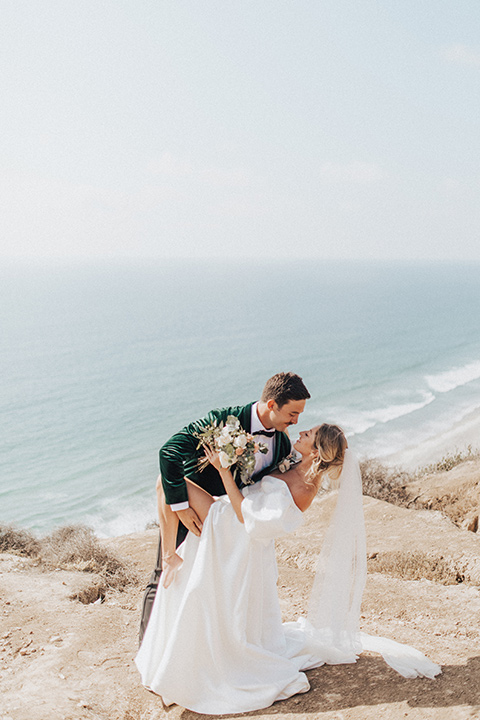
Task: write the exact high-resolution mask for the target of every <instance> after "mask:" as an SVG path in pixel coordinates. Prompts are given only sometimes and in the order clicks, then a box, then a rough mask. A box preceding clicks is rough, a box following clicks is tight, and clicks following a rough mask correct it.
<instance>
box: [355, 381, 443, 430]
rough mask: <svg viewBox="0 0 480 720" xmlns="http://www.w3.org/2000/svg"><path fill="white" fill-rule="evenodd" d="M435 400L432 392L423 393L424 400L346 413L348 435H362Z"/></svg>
mask: <svg viewBox="0 0 480 720" xmlns="http://www.w3.org/2000/svg"><path fill="white" fill-rule="evenodd" d="M434 400H435V395H434V394H433V393H431V392H426V393H423V397H422V400H420V401H418V402H409V403H397V404H394V405H388V406H387V407H377V408H375V409H372V410H362V411H360V412H359V413H356V414H352V415H348V414H347V415H345V414H343V417H344V418H345V419H344V420H343V422H344V424H345V427H346V429H347V435H348V436H350V437H351V436H352V435H361V434H362V433H364V432H366V431H367V430H370V429H371V428H373V427H375V425H378V424H379V423H384V424H385V423H388V422H391V421H392V420H396V419H397V418H400V417H403V416H404V415H410V413H413V412H416V411H417V410H421V409H422V408H424V407H426V406H427V405H430V403H432V402H433V401H434Z"/></svg>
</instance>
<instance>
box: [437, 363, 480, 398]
mask: <svg viewBox="0 0 480 720" xmlns="http://www.w3.org/2000/svg"><path fill="white" fill-rule="evenodd" d="M478 378H480V360H476V361H475V362H471V363H467V365H462V366H461V367H456V368H452V369H451V370H445V371H444V372H440V373H437V374H436V375H426V376H425V379H426V381H427V382H428V384H429V386H430V387H431V388H432V390H435V392H441V393H445V392H450V390H455V388H457V387H461V386H462V385H466V384H467V383H469V382H472V381H473V380H478Z"/></svg>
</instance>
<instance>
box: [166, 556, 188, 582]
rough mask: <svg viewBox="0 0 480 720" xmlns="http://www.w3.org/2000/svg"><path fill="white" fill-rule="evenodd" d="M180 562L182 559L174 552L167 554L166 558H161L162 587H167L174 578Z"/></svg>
mask: <svg viewBox="0 0 480 720" xmlns="http://www.w3.org/2000/svg"><path fill="white" fill-rule="evenodd" d="M182 563H183V559H182V558H181V557H180V555H177V554H176V553H174V554H173V555H169V556H168V558H162V585H163V587H164V588H168V587H169V586H170V585H171V584H172V582H173V581H174V580H175V576H176V574H177V572H178V570H179V568H180V566H181V564H182Z"/></svg>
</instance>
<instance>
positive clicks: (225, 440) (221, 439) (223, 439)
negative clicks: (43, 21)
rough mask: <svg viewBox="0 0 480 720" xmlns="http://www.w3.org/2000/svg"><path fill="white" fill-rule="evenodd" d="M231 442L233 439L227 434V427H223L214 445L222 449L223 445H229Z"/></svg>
mask: <svg viewBox="0 0 480 720" xmlns="http://www.w3.org/2000/svg"><path fill="white" fill-rule="evenodd" d="M232 440H233V438H232V436H231V435H230V433H229V432H228V430H227V427H226V426H225V427H224V428H223V430H222V432H221V433H220V435H219V436H218V437H217V438H216V441H215V444H216V445H217V446H218V447H223V446H224V445H229V444H230V443H231V442H232Z"/></svg>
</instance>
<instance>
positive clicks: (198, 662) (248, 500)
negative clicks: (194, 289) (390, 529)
mask: <svg viewBox="0 0 480 720" xmlns="http://www.w3.org/2000/svg"><path fill="white" fill-rule="evenodd" d="M342 475H343V473H342ZM350 482H351V478H350V480H349V483H350ZM349 483H345V485H344V487H345V488H348V487H349ZM341 489H342V485H340V492H339V501H338V502H337V520H338V521H339V522H337V523H335V522H332V525H331V529H330V530H329V532H330V536H329V535H328V533H327V537H326V538H325V542H324V546H325V552H324V551H323V550H322V553H321V555H320V560H319V568H318V570H317V578H316V581H315V583H314V588H313V590H314V593H315V594H316V595H317V596H318V597H317V600H315V601H312V600H311V605H310V611H309V614H308V617H307V618H300V619H299V620H298V621H297V622H295V623H285V624H282V619H281V613H280V606H279V601H278V594H277V586H276V582H277V564H276V558H275V543H274V541H275V538H277V537H281V536H282V535H285V534H286V533H290V532H292V531H293V530H295V529H297V528H298V527H299V526H300V525H301V523H302V517H303V516H302V513H301V512H300V510H299V509H298V508H297V506H296V505H295V503H294V501H293V498H292V496H291V494H290V491H289V489H288V487H287V485H286V484H285V482H284V481H283V480H281V479H279V478H274V477H271V476H267V477H265V478H263V480H261V481H260V482H258V483H256V484H255V485H250V486H248V487H246V488H244V489H243V491H242V492H243V494H244V497H245V499H244V501H243V503H242V513H243V517H244V520H245V522H244V524H242V523H240V522H239V520H238V519H237V517H236V515H235V512H234V510H233V508H232V506H231V504H230V501H229V500H228V498H227V497H222V498H220V499H218V500H217V501H216V502H215V503H213V505H212V507H211V508H210V511H209V513H208V515H207V518H206V520H205V522H204V524H203V530H202V535H201V537H200V538H197V537H196V536H194V535H192V534H191V533H189V534H188V535H187V538H186V540H185V542H184V543H183V545H182V546H181V547H180V548H179V554H181V555H182V557H183V565H182V566H181V568H180V570H179V571H178V573H177V576H176V578H175V581H174V582H173V583H172V585H171V586H170V587H169V588H168V589H167V590H165V588H163V587H159V589H158V591H157V595H156V598H155V603H154V606H153V609H152V614H151V616H150V620H149V624H148V627H147V630H146V632H145V635H144V638H143V642H142V645H141V647H140V650H139V652H138V654H137V657H136V664H137V667H138V669H139V671H140V673H141V677H142V682H143V684H144V685H145V686H146V687H147V688H149V689H150V690H152V691H153V692H155V693H157V694H158V695H161V696H162V698H163V700H164V702H165V704H167V705H168V704H171V703H176V704H178V705H181V706H183V707H185V708H187V709H189V710H193V711H195V712H198V713H205V714H211V715H219V714H227V713H241V712H248V711H250V710H258V709H260V708H265V707H268V706H269V705H271V704H272V703H273V702H275V701H276V700H283V699H286V698H288V697H290V696H292V695H295V694H297V693H303V692H306V691H307V690H308V689H309V687H310V686H309V683H308V680H307V677H306V675H305V674H304V672H302V671H303V670H308V669H311V668H314V667H318V666H320V665H323V664H325V663H329V664H336V663H348V662H355V660H356V659H357V656H358V654H359V653H360V652H361V651H362V649H369V650H370V649H371V650H375V651H378V652H381V653H382V654H383V655H384V658H385V660H386V661H387V662H389V664H391V665H392V667H394V668H395V669H396V670H397V671H398V672H400V673H401V674H403V675H405V676H406V677H416V676H418V675H425V676H427V677H433V676H434V675H436V674H438V672H440V668H439V666H438V665H435V664H434V663H432V662H431V661H430V660H428V659H427V658H425V657H424V656H423V655H422V654H421V653H419V652H418V651H416V650H414V649H413V648H409V647H408V646H404V645H400V644H399V643H394V642H393V641H388V640H386V639H384V638H370V637H368V636H366V635H363V634H361V633H359V632H358V627H357V624H358V615H359V609H360V600H361V594H362V591H363V584H364V574H365V572H366V563H364V562H363V561H360V557H361V556H363V555H364V544H363V540H362V532H361V528H362V527H363V514H362V515H361V523H360V524H359V525H358V526H357V524H356V527H355V528H352V525H350V529H351V530H352V532H353V537H352V538H351V539H350V540H349V539H348V538H346V537H345V535H344V532H343V530H344V528H345V524H344V521H345V519H346V517H345V515H344V511H345V508H344V509H343V511H342V506H343V503H342V500H341V498H342V494H341ZM357 490H358V488H357ZM350 491H351V487H350ZM343 497H344V498H345V500H346V503H347V505H348V507H349V510H348V513H351V512H352V509H351V507H350V505H351V500H352V498H351V492H348V493H346V494H344V496H343ZM358 499H359V500H360V504H361V489H360V490H359V491H358V492H357V495H356V499H355V501H354V502H355V509H354V510H353V513H354V515H358ZM339 513H340V515H339ZM352 517H353V516H352ZM357 519H358V518H357ZM335 528H337V529H340V530H341V532H340V535H338V538H337V531H336V530H335ZM359 528H360V530H359ZM359 533H360V535H359ZM363 533H364V529H363ZM338 553H340V557H343V560H342V562H341V563H340V565H342V563H343V566H342V567H341V568H339V566H338V565H337V568H336V569H337V573H336V574H335V577H333V576H330V573H329V570H328V568H329V567H330V565H329V563H334V560H333V558H334V557H335V556H337V559H339V557H338ZM352 553H353V554H352ZM342 554H343V555H342ZM325 555H328V557H325ZM350 555H352V559H351V560H349V557H350ZM345 563H346V565H345ZM347 566H348V568H349V570H348V572H347V573H346V574H347V575H348V574H349V572H350V569H351V568H352V567H353V570H352V576H353V575H355V576H356V579H355V578H353V579H352V578H351V577H350V576H349V578H348V581H347V579H345V584H344V583H341V585H343V586H344V587H345V588H348V597H349V600H348V602H344V603H343V604H342V599H341V597H338V596H337V597H335V602H339V603H340V606H341V607H340V610H341V616H340V617H338V618H336V619H334V620H333V625H332V617H330V624H329V625H325V623H324V622H320V620H321V618H322V613H323V611H325V610H326V609H327V608H328V607H330V610H331V611H332V612H333V611H334V607H333V605H332V599H331V598H330V597H329V596H328V594H327V596H325V595H324V594H323V591H322V589H321V588H320V587H319V585H318V583H319V582H320V581H321V582H322V583H325V582H326V583H327V584H328V585H330V584H331V583H332V582H333V586H334V588H333V591H334V593H335V592H336V590H335V586H336V584H337V581H338V571H339V570H341V571H343V573H345V570H346V568H347ZM332 567H333V566H332ZM352 583H353V584H352ZM319 593H320V595H319ZM318 598H320V602H318ZM312 603H313V604H312ZM320 610H321V611H322V612H320ZM337 610H338V607H337V608H336V609H335V612H334V614H335V613H336V614H338V613H337ZM315 622H317V625H318V626H315V625H314V623H315ZM382 642H383V643H385V645H382ZM412 653H413V654H412ZM392 654H393V655H392ZM392 656H396V658H398V659H397V660H396V659H395V657H394V661H393V662H392V661H391V660H392ZM405 658H407V660H405ZM395 663H396V665H395Z"/></svg>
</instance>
